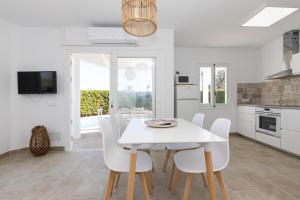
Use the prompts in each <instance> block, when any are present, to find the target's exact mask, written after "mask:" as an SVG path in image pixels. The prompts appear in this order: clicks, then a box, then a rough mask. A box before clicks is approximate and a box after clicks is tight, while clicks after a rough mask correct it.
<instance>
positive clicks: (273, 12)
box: [242, 7, 298, 27]
mask: <svg viewBox="0 0 300 200" xmlns="http://www.w3.org/2000/svg"><path fill="white" fill-rule="evenodd" d="M297 10H298V8H283V7H265V8H264V9H262V10H261V11H260V12H259V13H257V14H256V15H255V16H254V17H252V18H251V19H249V20H248V21H247V22H246V23H245V24H243V25H242V26H251V27H269V26H271V25H272V24H275V23H276V22H278V21H280V20H281V19H283V18H285V17H287V16H288V15H290V14H292V13H293V12H295V11H297Z"/></svg>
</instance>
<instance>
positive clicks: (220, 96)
mask: <svg viewBox="0 0 300 200" xmlns="http://www.w3.org/2000/svg"><path fill="white" fill-rule="evenodd" d="M200 101H201V102H203V92H201V91H200ZM209 101H211V100H210V94H209ZM216 103H225V90H217V91H216Z"/></svg>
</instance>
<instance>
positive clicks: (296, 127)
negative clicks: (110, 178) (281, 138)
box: [281, 109, 300, 132]
mask: <svg viewBox="0 0 300 200" xmlns="http://www.w3.org/2000/svg"><path fill="white" fill-rule="evenodd" d="M281 128H282V129H284V130H290V131H296V132H300V110H295V109H283V110H282V111H281Z"/></svg>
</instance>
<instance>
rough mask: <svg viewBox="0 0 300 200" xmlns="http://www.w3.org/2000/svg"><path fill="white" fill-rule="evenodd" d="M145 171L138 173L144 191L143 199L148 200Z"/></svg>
mask: <svg viewBox="0 0 300 200" xmlns="http://www.w3.org/2000/svg"><path fill="white" fill-rule="evenodd" d="M145 174H146V173H140V174H139V175H140V177H141V183H142V189H143V193H144V199H145V200H150V194H149V191H148V186H147V181H146V175H145Z"/></svg>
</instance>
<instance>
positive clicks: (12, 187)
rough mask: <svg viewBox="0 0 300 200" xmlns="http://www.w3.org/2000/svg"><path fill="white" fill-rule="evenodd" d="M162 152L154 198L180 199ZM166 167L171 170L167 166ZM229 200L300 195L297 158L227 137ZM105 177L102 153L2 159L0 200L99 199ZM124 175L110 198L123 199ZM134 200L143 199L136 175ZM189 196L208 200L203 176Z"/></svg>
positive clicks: (287, 199)
mask: <svg viewBox="0 0 300 200" xmlns="http://www.w3.org/2000/svg"><path fill="white" fill-rule="evenodd" d="M163 158H164V153H163V152H153V159H154V164H155V167H156V170H155V186H156V187H155V190H154V195H153V199H155V200H166V199H168V200H169V199H170V200H178V199H181V195H182V188H183V183H184V182H183V177H182V179H181V182H180V185H179V187H178V190H177V192H176V194H175V195H171V194H170V193H169V191H168V189H167V184H168V179H169V173H166V174H164V173H162V172H161V166H162V164H163V163H162V162H163ZM168 171H170V170H168ZM224 177H225V181H226V183H227V185H228V186H229V190H230V196H231V199H233V200H237V199H238V200H252V199H253V200H266V199H270V200H297V199H300V159H299V158H296V157H293V156H290V155H288V154H285V153H282V152H280V151H277V150H274V149H272V148H269V147H266V146H264V145H261V144H257V143H255V142H253V141H250V140H248V139H244V138H243V137H239V136H232V137H231V161H230V164H229V166H228V168H227V169H226V170H225V171H224ZM106 178H107V169H106V167H105V165H104V163H103V156H102V153H101V152H96V151H94V152H74V153H66V152H51V153H49V154H47V155H46V156H44V157H41V158H34V157H32V156H31V155H30V154H29V153H22V154H17V155H13V156H10V157H7V158H4V159H1V160H0V199H1V200H10V199H13V200H18V199H26V200H35V199H38V200H46V199H47V200H48V199H53V200H64V199H74V200H79V199H82V200H83V199H84V200H94V199H95V200H96V199H97V200H99V199H102V194H103V190H104V186H105V183H106ZM126 183H127V176H126V175H123V176H122V177H121V180H120V185H119V188H118V189H117V190H115V191H114V193H113V196H112V199H113V200H122V199H125V196H124V195H125V194H126V189H127V188H126ZM217 193H218V199H222V198H221V195H220V192H219V189H218V188H217ZM136 199H137V200H140V199H143V197H142V192H141V188H140V184H139V179H137V186H136ZM190 199H198V200H201V199H208V189H207V188H204V187H203V184H202V181H201V177H200V176H195V177H194V179H193V184H192V190H191V198H190Z"/></svg>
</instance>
